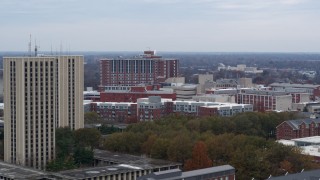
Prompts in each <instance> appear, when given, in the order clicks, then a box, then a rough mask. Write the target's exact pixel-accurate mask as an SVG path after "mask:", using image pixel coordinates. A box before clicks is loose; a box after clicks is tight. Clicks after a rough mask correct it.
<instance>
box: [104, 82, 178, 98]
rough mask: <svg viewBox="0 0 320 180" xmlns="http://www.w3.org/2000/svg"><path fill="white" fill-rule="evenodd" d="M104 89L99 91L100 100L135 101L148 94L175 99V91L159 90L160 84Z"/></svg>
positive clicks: (107, 87)
mask: <svg viewBox="0 0 320 180" xmlns="http://www.w3.org/2000/svg"><path fill="white" fill-rule="evenodd" d="M104 89H105V90H104V91H103V92H101V93H100V101H102V102H137V99H139V98H147V97H149V96H160V97H161V98H169V99H173V100H175V99H176V93H175V92H173V90H171V89H168V90H160V85H140V86H131V87H126V86H105V87H104Z"/></svg>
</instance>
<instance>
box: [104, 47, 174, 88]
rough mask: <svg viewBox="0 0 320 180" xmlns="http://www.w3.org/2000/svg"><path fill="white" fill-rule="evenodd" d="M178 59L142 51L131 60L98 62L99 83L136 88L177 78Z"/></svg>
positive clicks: (119, 59) (117, 59) (118, 59)
mask: <svg viewBox="0 0 320 180" xmlns="http://www.w3.org/2000/svg"><path fill="white" fill-rule="evenodd" d="M178 69H179V60H178V59H168V58H162V57H161V56H157V55H155V51H144V54H143V55H140V56H136V57H133V58H121V57H119V58H116V59H102V60H100V73H101V82H100V85H101V86H102V87H103V86H136V85H138V84H155V83H159V82H163V81H164V80H166V79H167V78H170V77H177V76H178Z"/></svg>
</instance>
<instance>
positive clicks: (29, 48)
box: [28, 34, 32, 57]
mask: <svg viewBox="0 0 320 180" xmlns="http://www.w3.org/2000/svg"><path fill="white" fill-rule="evenodd" d="M28 54H29V56H30V57H31V56H32V54H31V34H30V40H29V44H28Z"/></svg>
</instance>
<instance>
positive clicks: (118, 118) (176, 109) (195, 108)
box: [90, 96, 253, 123]
mask: <svg viewBox="0 0 320 180" xmlns="http://www.w3.org/2000/svg"><path fill="white" fill-rule="evenodd" d="M90 111H95V112H97V113H98V114H99V115H100V116H101V118H103V119H105V120H111V121H115V122H117V123H134V122H138V121H152V120H156V119H159V118H162V117H164V116H167V115H170V114H180V115H188V116H200V117H205V116H233V115H236V114H238V113H242V112H252V111H253V106H252V105H251V104H235V103H219V102H202V101H200V102H199V101H172V99H165V98H161V97H159V96H150V97H148V98H139V99H138V101H137V103H128V102H92V103H91V105H90Z"/></svg>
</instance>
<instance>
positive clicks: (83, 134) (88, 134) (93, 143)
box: [74, 128, 101, 150]
mask: <svg viewBox="0 0 320 180" xmlns="http://www.w3.org/2000/svg"><path fill="white" fill-rule="evenodd" d="M100 138H101V133H100V131H99V130H97V129H94V128H82V129H78V130H75V131H74V139H75V144H76V146H77V147H88V148H89V149H91V150H93V149H94V148H97V147H98V146H99V144H100Z"/></svg>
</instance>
